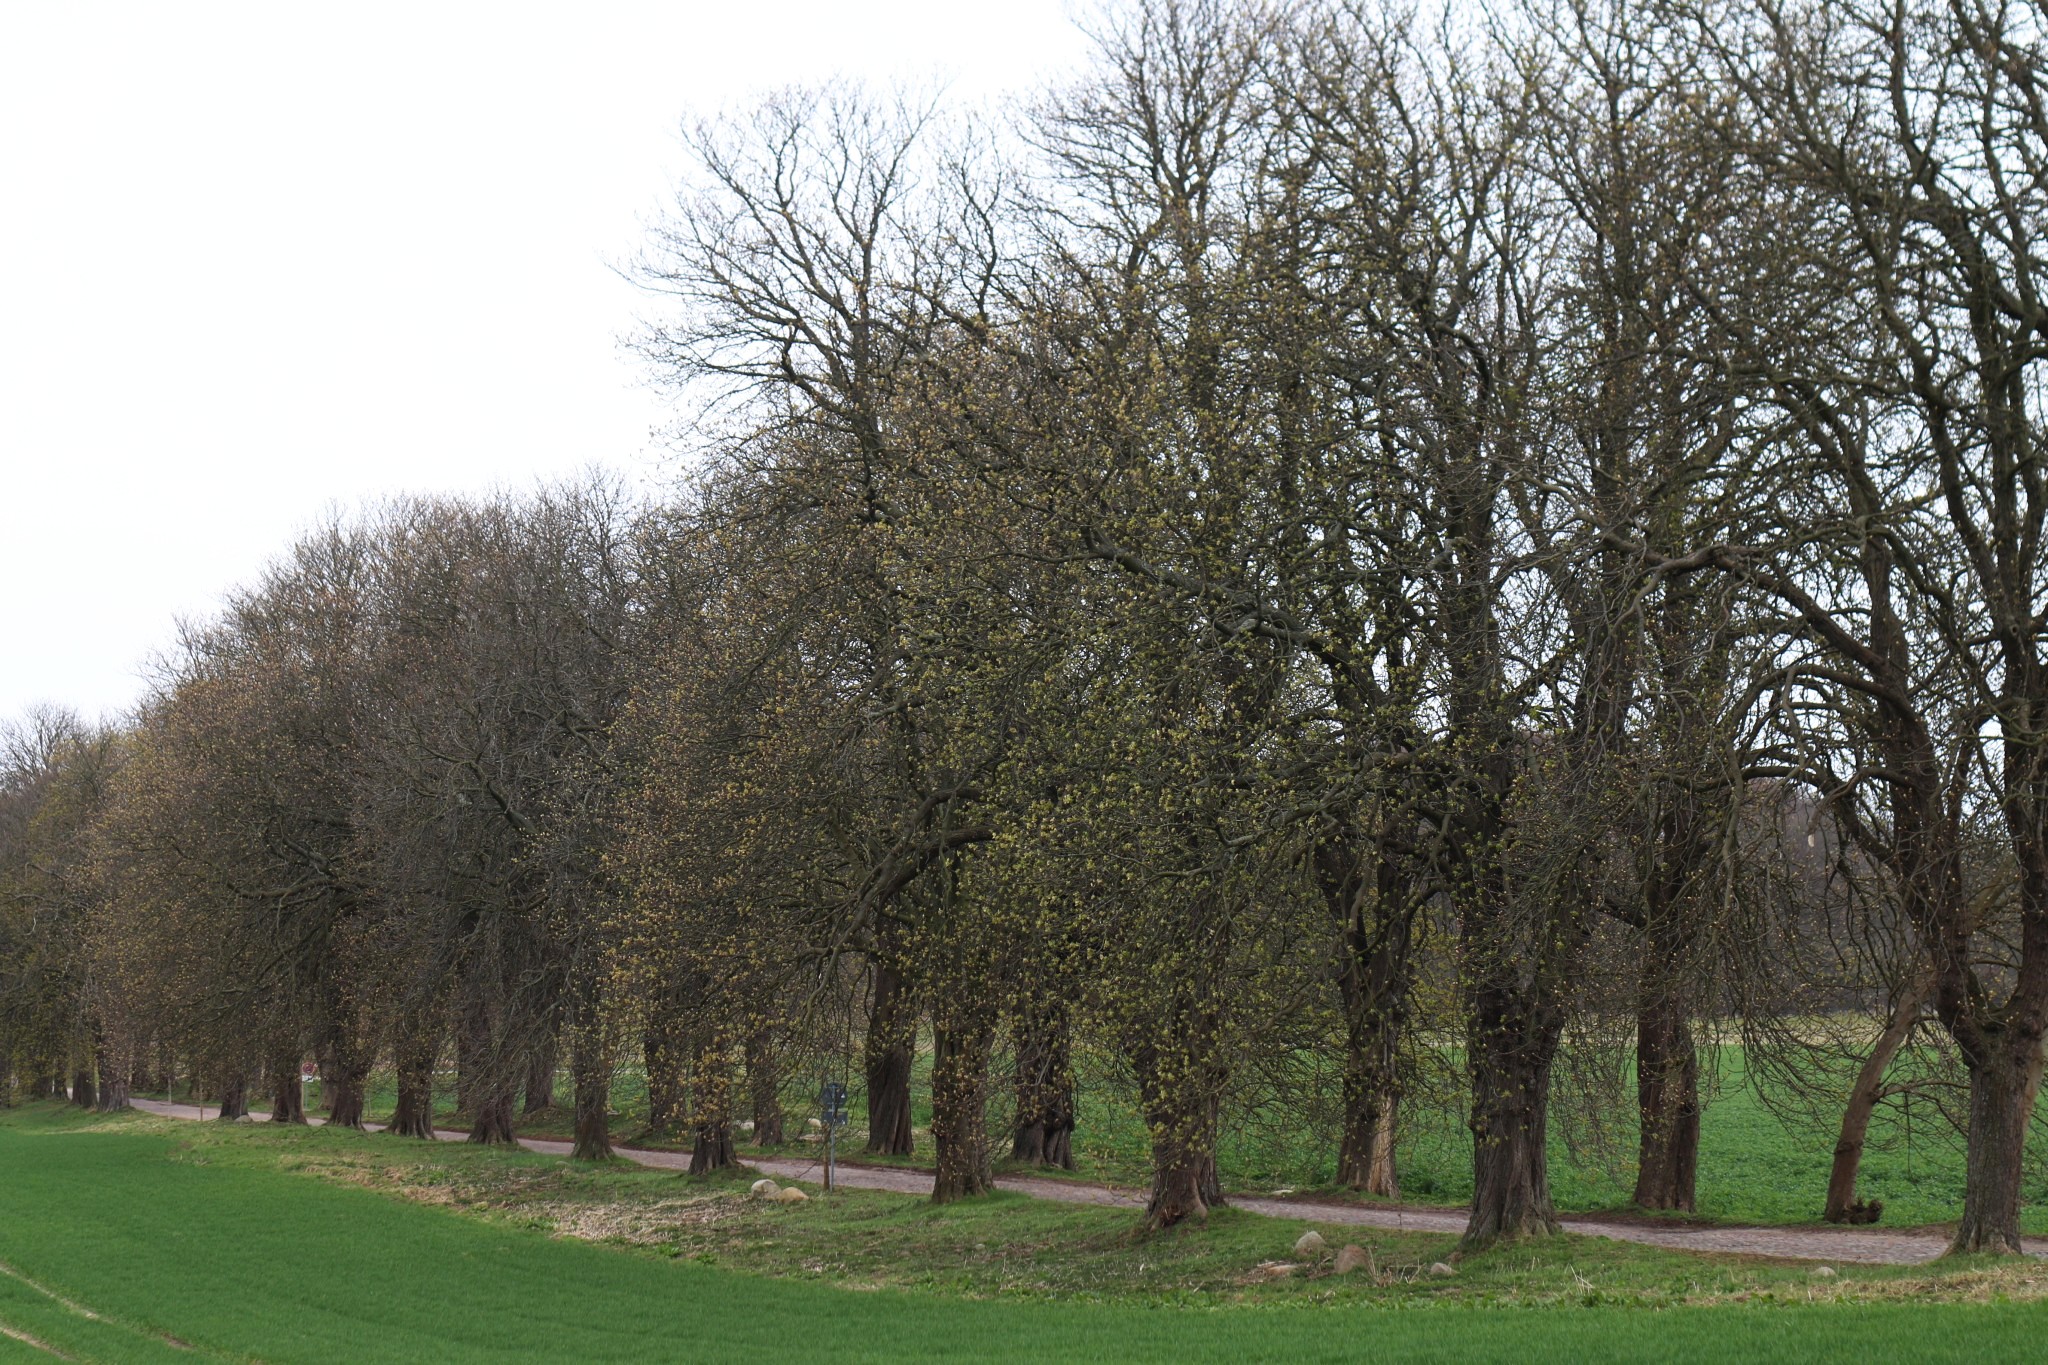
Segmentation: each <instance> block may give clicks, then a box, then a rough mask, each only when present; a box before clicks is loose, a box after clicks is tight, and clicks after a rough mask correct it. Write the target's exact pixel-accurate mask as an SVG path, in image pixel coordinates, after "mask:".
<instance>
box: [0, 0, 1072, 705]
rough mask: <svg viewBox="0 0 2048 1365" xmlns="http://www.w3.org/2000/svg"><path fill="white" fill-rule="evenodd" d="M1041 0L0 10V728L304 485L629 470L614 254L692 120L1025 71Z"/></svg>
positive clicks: (632, 451) (1067, 45)
mask: <svg viewBox="0 0 2048 1365" xmlns="http://www.w3.org/2000/svg"><path fill="white" fill-rule="evenodd" d="M1073 12H1074V11H1073V10H1072V9H1071V8H1070V6H1069V4H1068V3H1067V0H1001V3H999V4H990V5H985V6H978V5H974V4H958V3H955V4H946V3H937V2H935V0H840V2H839V3H830V2H829V0H775V2H774V3H762V2H761V0H724V2H723V3H708V2H707V0H678V2H674V3H669V4H650V3H639V4H586V5H577V6H560V7H548V8H541V7H533V8H528V7H525V6H521V5H515V4H490V5H485V4H477V5H462V6H458V5H454V4H440V3H433V4H429V3H419V2H418V0H415V2H414V3H408V4H381V3H360V2H359V3H355V4H351V5H346V6H343V5H331V6H318V7H316V6H311V5H300V4H278V3H275V0H271V3H265V4H260V5H258V4H247V5H226V4H204V3H187V4H177V5H170V4H164V3H161V0H152V2H151V3H142V2H141V0H137V3H131V4H102V3H89V2H88V0H61V3H56V2H53V3H31V2H30V0H0V718H6V717H10V716H13V715H16V714H18V713H19V712H20V711H21V710H22V708H23V707H25V706H27V705H28V704H30V703H32V702H35V701H43V700H47V701H58V702H63V703H66V704H69V705H72V706H76V707H77V708H79V709H80V710H82V711H84V712H86V713H87V714H89V715H90V714H93V713H97V712H102V711H113V710H118V709H120V708H122V707H125V706H127V705H128V704H130V703H131V702H133V701H134V700H135V699H136V698H137V697H138V696H139V695H140V692H141V686H142V684H141V679H140V676H139V667H140V664H141V662H142V660H143V659H144V658H145V657H146V656H147V655H148V654H149V653H150V652H151V651H153V650H155V649H159V648H161V647H163V646H164V645H166V644H167V643H168V642H169V641H170V638H171V631H172V622H173V620H174V619H175V618H176V617H177V616H179V615H192V614H199V613H204V612H205V611H207V610H208V609H209V608H210V607H211V606H212V605H213V604H214V603H215V602H216V601H217V599H218V595H219V593H220V592H221V590H222V589H224V588H226V587H227V586H229V585H230V584H232V583H235V582H237V581H243V580H246V579H248V578H250V577H252V576H253V575H254V574H255V573H256V571H257V570H258V569H259V568H260V567H261V565H262V563H263V562H264V561H265V560H266V559H267V558H269V557H270V556H271V555H273V554H275V553H276V552H277V551H279V550H281V549H282V548H284V547H285V546H286V545H287V544H288V543H289V542H290V540H291V539H292V537H293V535H294V534H295V533H296V532H297V531H299V530H301V529H302V528H304V527H305V526H307V525H308V524H309V523H311V522H312V521H313V520H315V519H316V518H317V517H318V516H319V515H320V513H321V512H322V510H323V509H324V508H326V507H328V506H330V505H335V504H340V505H343V506H351V505H354V504H356V503H358V502H360V501H362V500H364V499H366V498H373V497H376V496H378V495H381V494H385V493H392V492H399V491H427V490H481V489H485V488H488V487H490V486H492V485H493V484H499V483H502V484H508V485H512V486H515V487H517V486H525V485H527V484H530V483H531V482H532V481H533V480H534V479H536V478H539V477H543V476H548V475H559V474H567V473H572V472H574V471H576V470H578V469H581V468H584V467H586V466H588V465H590V464H592V463H603V464H608V465H612V466H614V467H618V468H621V469H625V470H628V471H629V472H631V473H633V474H634V475H635V476H636V477H640V478H646V479H651V478H655V477H659V476H660V474H661V471H662V470H663V469H665V468H669V467H671V466H672V462H673V457H672V455H670V454H668V453H667V452H666V449H665V447H664V446H663V445H662V443H661V441H660V440H658V439H657V438H656V436H655V435H654V434H653V433H654V432H655V430H656V429H657V428H658V427H661V426H663V425H664V424H665V423H666V422H667V421H668V419H669V414H668V413H667V412H666V411H665V410H664V408H663V406H662V400H661V399H660V397H659V396H658V395H657V394H656V393H655V392H653V391H652V390H651V389H649V388H648V387H647V386H646V385H645V383H644V378H645V376H644V373H643V371H642V370H641V369H640V368H639V367H638V364H637V362H636V361H635V360H634V359H633V358H632V357H631V356H629V355H628V354H626V353H625V352H624V351H623V350H621V349H620V347H619V344H618V343H619V338H620V337H622V336H623V335H625V334H626V333H628V332H630V331H631V330H632V328H633V324H634V319H635V317H636V316H638V315H640V314H642V313H645V312H647V311H649V310H651V309H653V308H655V307H656V306H657V305H656V304H655V303H654V302H653V301H652V300H650V299H649V298H648V297H647V296H645V295H642V294H640V293H639V292H638V291H636V290H634V289H633V288H631V287H630V286H628V285H627V284H625V283H624V282H623V281H621V280H620V279H619V278H618V277H617V276H616V275H615V274H613V273H612V271H611V270H610V268H609V264H608V263H613V262H622V261H624V260H626V259H627V258H629V257H630V256H631V255H632V253H633V252H634V250H635V248H636V247H637V246H638V245H639V243H640V241H641V236H642V225H643V224H644V223H646V222H648V221H649V220H650V219H652V218H653V217H654V216H656V215H657V214H658V213H659V212H660V210H661V207H662V203H663V199H664V196H665V195H666V194H667V193H668V191H669V188H670V187H671V186H672V185H673V184H674V183H675V181H676V179H677V178H678V177H679V175H680V174H681V173H682V172H683V170H684V160H683V156H682V152H681V143H680V139H679V136H678V130H679V128H680V127H681V125H682V122H683V120H684V119H685V118H686V117H687V116H690V115H693V114H697V113H710V112H716V111H717V110H718V109H720V108H725V107H731V106H734V105H736V104H744V103H746V102H748V101H749V100H750V99H751V98H752V97H753V96H754V95H756V94H758V93H759V92H762V91H765V90H768V89H771V88H773V87H776V86H779V85H783V84H787V83H791V82H799V81H810V80H816V79H820V78H823V77H825V76H829V75H833V74H846V75H852V76H857V77H863V78H872V79H876V80H888V79H892V78H905V77H907V78H911V79H926V80H928V79H930V78H931V77H933V76H938V77H941V78H944V79H948V80H950V82H951V89H952V92H953V93H954V94H955V95H957V96H961V97H964V98H975V99H980V98H993V97H999V96H1000V95H1002V94H1003V93H1005V92H1008V91H1019V92H1022V91H1028V90H1029V89H1031V88H1032V87H1035V86H1036V85H1037V84H1039V83H1040V82H1041V81H1042V80H1043V79H1044V78H1045V77H1046V76H1048V75H1049V74H1051V73H1053V72H1055V71H1057V70H1058V69H1060V68H1062V67H1065V66H1067V65H1069V64H1071V63H1072V62H1073V61H1074V60H1075V59H1076V58H1077V56H1078V54H1079V53H1080V52H1081V51H1082V49H1083V48H1084V46H1085V43H1084V40H1083V39H1082V38H1081V37H1080V36H1079V34H1078V32H1077V31H1076V29H1075V27H1074V25H1073V23H1072V21H1071V17H1070V16H1071V14H1072V13H1073Z"/></svg>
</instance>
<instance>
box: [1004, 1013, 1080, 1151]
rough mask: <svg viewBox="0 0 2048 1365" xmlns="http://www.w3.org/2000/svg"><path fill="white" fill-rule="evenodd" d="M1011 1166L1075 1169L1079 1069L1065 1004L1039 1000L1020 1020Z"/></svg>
mask: <svg viewBox="0 0 2048 1365" xmlns="http://www.w3.org/2000/svg"><path fill="white" fill-rule="evenodd" d="M1016 1031H1017V1079H1016V1090H1017V1129H1016V1134H1015V1138H1014V1141H1013V1142H1012V1143H1011V1147H1010V1156H1011V1159H1012V1160H1015V1161H1024V1162H1029V1163H1030V1164H1031V1165H1033V1166H1057V1167H1059V1168H1060V1169H1062V1170H1068V1171H1071V1170H1073V1169H1074V1066H1073V1060H1072V1045H1071V1042H1070V1039H1069V1028H1068V1022H1067V1005H1066V1002H1065V1001H1064V1000H1057V999H1054V1000H1045V999H1034V1000H1032V1001H1030V1002H1029V1003H1027V1004H1026V1005H1025V1007H1024V1010H1023V1012H1022V1013H1021V1014H1019V1015H1018V1018H1017V1025H1016Z"/></svg>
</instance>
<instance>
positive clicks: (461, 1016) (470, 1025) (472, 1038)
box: [455, 990, 491, 1115]
mask: <svg viewBox="0 0 2048 1365" xmlns="http://www.w3.org/2000/svg"><path fill="white" fill-rule="evenodd" d="M490 1051H491V1020H490V1014H489V1011H488V1010H486V1009H485V1008H484V1006H483V1005H482V1004H481V1003H479V1002H478V1000H477V999H476V992H475V991H474V990H472V991H469V992H467V993H466V998H465V999H464V1000H463V1002H462V1007H461V1009H460V1010H458V1011H457V1012H456V1016H455V1108H456V1110H457V1112H459V1113H464V1114H472V1115H473V1114H474V1113H475V1112H476V1106H477V1105H478V1104H479V1103H481V1102H482V1101H483V1090H482V1082H483V1076H484V1073H485V1072H486V1071H488V1070H490V1069H491V1066H490V1060H491V1059H490Z"/></svg>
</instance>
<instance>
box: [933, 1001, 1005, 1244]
mask: <svg viewBox="0 0 2048 1365" xmlns="http://www.w3.org/2000/svg"><path fill="white" fill-rule="evenodd" d="M995 1031H996V1028H995V1017H994V1012H993V1011H992V1010H991V1009H989V1008H987V1007H986V1004H985V998H984V999H977V1000H961V1001H958V1002H956V1004H955V1007H954V1008H952V1009H949V1010H947V1011H946V1012H945V1015H944V1023H943V1025H941V1024H940V1023H938V1022H934V1024H933V1028H932V1147H933V1149H934V1150H935V1151H936V1153H937V1158H938V1169H937V1171H936V1173H935V1174H934V1177H933V1181H932V1202H933V1203H937V1204H944V1203H948V1202H950V1201H952V1200H955V1199H965V1198H969V1197H971V1196H973V1195H977V1194H987V1193H988V1192H989V1191H990V1190H992V1189H994V1188H995V1171H994V1169H993V1167H992V1166H991V1164H990V1161H989V1142H988V1056H989V1050H990V1048H991V1047H992V1046H993V1044H994V1042H995Z"/></svg>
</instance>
